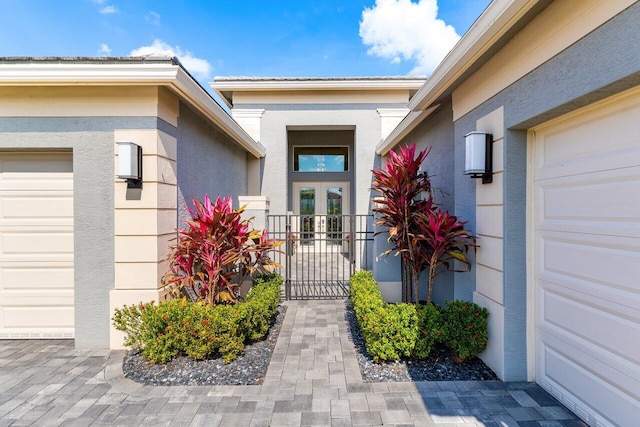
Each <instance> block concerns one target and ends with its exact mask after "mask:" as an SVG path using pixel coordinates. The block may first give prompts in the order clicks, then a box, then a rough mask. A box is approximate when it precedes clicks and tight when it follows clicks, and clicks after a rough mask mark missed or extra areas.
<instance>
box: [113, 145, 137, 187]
mask: <svg viewBox="0 0 640 427" xmlns="http://www.w3.org/2000/svg"><path fill="white" fill-rule="evenodd" d="M117 144H118V175H117V177H118V179H126V180H127V181H134V182H138V181H141V180H142V147H140V146H139V145H137V144H134V143H133V142H128V141H123V142H118V143H117Z"/></svg>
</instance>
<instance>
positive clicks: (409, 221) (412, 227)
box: [372, 144, 476, 303]
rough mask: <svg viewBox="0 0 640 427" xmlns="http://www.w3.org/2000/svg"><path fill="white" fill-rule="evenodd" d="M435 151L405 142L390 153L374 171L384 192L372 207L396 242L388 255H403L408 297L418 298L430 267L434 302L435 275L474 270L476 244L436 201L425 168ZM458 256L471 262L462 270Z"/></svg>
mask: <svg viewBox="0 0 640 427" xmlns="http://www.w3.org/2000/svg"><path fill="white" fill-rule="evenodd" d="M429 152H430V147H428V148H426V149H424V150H422V151H420V152H418V153H416V145H415V144H413V145H411V146H410V147H401V148H400V149H399V150H398V152H397V153H396V152H394V151H390V152H389V159H388V161H387V164H386V165H385V166H384V167H383V168H381V169H380V170H374V171H372V172H373V176H374V181H373V189H374V190H376V191H377V192H378V193H379V194H380V196H381V197H378V198H377V199H376V203H377V206H376V207H375V208H373V209H372V210H373V212H374V213H376V214H377V220H376V222H375V224H376V225H381V226H385V227H386V228H387V230H386V232H388V234H389V236H388V238H387V241H388V242H389V243H391V244H392V247H391V248H389V249H388V250H386V251H385V252H384V253H383V255H387V254H389V253H391V252H395V253H396V254H398V255H400V256H402V260H403V265H404V275H403V289H402V300H403V301H404V302H415V303H417V302H418V295H419V281H420V274H421V273H422V271H424V270H426V269H429V280H428V285H427V302H431V295H432V290H433V282H434V278H435V276H437V275H438V274H439V273H440V272H442V271H444V270H443V269H441V268H440V267H445V269H447V270H451V271H468V270H469V269H470V268H471V263H470V262H469V259H468V258H467V255H466V253H467V251H468V249H469V248H470V247H471V248H474V249H475V248H476V243H475V238H474V237H473V236H472V235H471V234H469V232H468V231H467V230H466V229H465V228H464V225H465V222H460V221H458V218H457V217H456V216H454V215H451V214H449V213H448V212H446V211H441V210H440V208H439V207H438V206H437V205H436V204H435V203H434V201H433V191H432V187H431V181H430V179H429V176H428V175H427V174H426V173H425V172H423V171H422V170H421V168H420V166H421V164H422V162H423V161H424V160H425V159H426V158H427V156H428V154H429ZM383 232H385V231H383ZM378 234H379V233H378ZM453 260H458V261H460V262H461V263H463V264H464V265H466V267H467V268H466V270H456V269H455V266H454V265H453V262H452V261H453ZM407 279H408V280H407Z"/></svg>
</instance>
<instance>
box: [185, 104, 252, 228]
mask: <svg viewBox="0 0 640 427" xmlns="http://www.w3.org/2000/svg"><path fill="white" fill-rule="evenodd" d="M177 137H178V224H180V222H181V220H182V219H183V218H185V217H188V212H187V210H186V207H185V206H186V205H185V202H186V203H188V205H189V206H192V203H191V201H192V199H194V198H195V199H198V200H202V199H203V198H204V195H205V194H208V195H209V197H210V198H211V199H212V200H215V198H216V197H217V196H232V197H233V199H234V207H238V196H243V195H246V194H247V152H246V151H245V150H243V149H242V148H240V147H238V145H236V144H235V143H233V142H232V141H231V139H230V138H229V137H227V136H226V135H224V134H222V133H221V132H220V131H219V130H217V129H216V128H215V127H213V126H212V125H210V124H209V123H208V122H207V121H205V120H204V119H203V118H202V117H200V116H198V115H197V114H195V113H194V112H193V111H192V110H191V109H190V108H189V107H188V106H187V105H185V104H184V103H180V116H179V118H178V136H177Z"/></svg>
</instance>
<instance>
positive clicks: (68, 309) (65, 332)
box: [0, 301, 74, 338]
mask: <svg viewBox="0 0 640 427" xmlns="http://www.w3.org/2000/svg"><path fill="white" fill-rule="evenodd" d="M28 304H29V305H28V306H15V307H14V306H9V307H7V306H3V307H0V320H2V324H3V328H2V330H0V338H48V337H60V338H71V337H73V326H69V325H73V322H74V312H73V306H68V305H67V306H58V307H56V306H51V305H42V306H37V305H32V303H31V301H29V302H28Z"/></svg>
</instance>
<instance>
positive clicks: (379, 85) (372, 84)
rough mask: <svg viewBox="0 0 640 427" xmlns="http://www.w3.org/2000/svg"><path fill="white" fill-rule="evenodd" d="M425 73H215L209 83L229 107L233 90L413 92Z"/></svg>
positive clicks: (422, 82) (422, 80)
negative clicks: (246, 75) (376, 75)
mask: <svg viewBox="0 0 640 427" xmlns="http://www.w3.org/2000/svg"><path fill="white" fill-rule="evenodd" d="M424 82H425V78H424V77H407V76H397V77H328V78H320V77H216V78H215V79H214V80H213V82H211V87H212V88H213V90H215V91H216V93H217V94H218V95H219V96H220V97H221V98H222V99H224V101H225V102H226V103H227V105H228V106H229V107H232V104H233V92H278V91H280V92H292V91H381V90H407V91H409V92H410V93H411V94H412V95H413V93H414V92H415V91H417V90H418V89H420V87H422V85H423V84H424Z"/></svg>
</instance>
